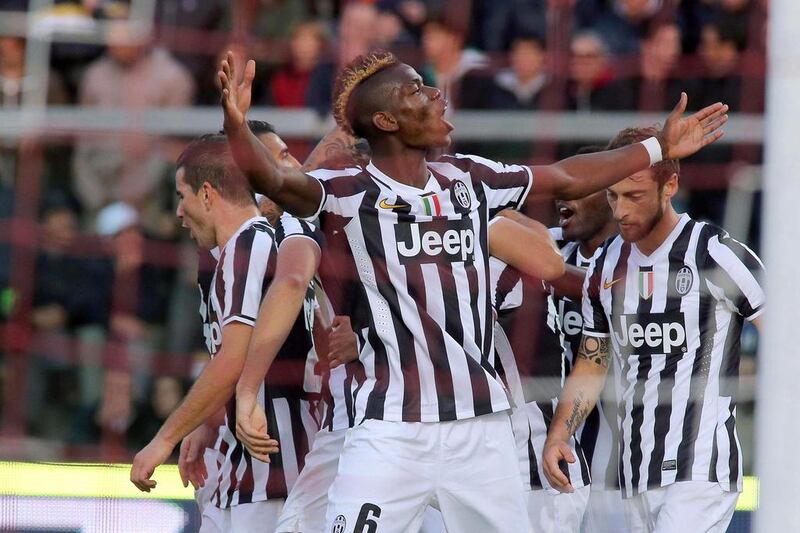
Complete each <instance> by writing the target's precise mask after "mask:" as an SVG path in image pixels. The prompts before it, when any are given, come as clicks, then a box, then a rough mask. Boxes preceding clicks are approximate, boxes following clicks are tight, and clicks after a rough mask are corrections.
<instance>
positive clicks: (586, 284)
mask: <svg viewBox="0 0 800 533" xmlns="http://www.w3.org/2000/svg"><path fill="white" fill-rule="evenodd" d="M604 258H605V253H603V254H601V255H600V257H599V258H598V259H597V260H596V261H592V262H591V264H590V265H589V269H588V270H587V271H586V278H585V279H584V281H583V298H582V302H581V306H582V307H581V311H582V315H583V334H584V335H588V336H590V337H608V336H609V334H610V332H611V329H610V328H609V324H608V315H606V312H605V309H604V308H603V302H602V301H601V300H600V278H601V276H602V273H603V259H604Z"/></svg>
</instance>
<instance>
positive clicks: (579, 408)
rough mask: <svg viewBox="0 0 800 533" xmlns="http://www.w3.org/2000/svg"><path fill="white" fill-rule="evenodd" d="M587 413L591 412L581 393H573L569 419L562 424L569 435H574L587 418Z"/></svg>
mask: <svg viewBox="0 0 800 533" xmlns="http://www.w3.org/2000/svg"><path fill="white" fill-rule="evenodd" d="M589 411H591V408H590V407H589V403H588V402H587V401H586V399H585V397H584V395H583V391H581V390H579V391H577V392H576V393H575V400H574V401H573V402H572V412H571V413H570V414H569V418H568V419H567V420H566V422H564V423H565V424H566V426H567V431H569V434H570V435H572V434H574V433H575V430H577V429H578V426H580V425H581V424H582V423H583V421H584V420H585V419H586V417H587V416H589Z"/></svg>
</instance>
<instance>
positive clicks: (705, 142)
mask: <svg viewBox="0 0 800 533" xmlns="http://www.w3.org/2000/svg"><path fill="white" fill-rule="evenodd" d="M723 135H725V132H724V131H722V130H717V131H715V132H714V133H712V134H711V135H706V136H705V137H703V146H708V145H709V144H711V143H714V142H717V141H718V140H719V139H720V138H721V137H722V136H723Z"/></svg>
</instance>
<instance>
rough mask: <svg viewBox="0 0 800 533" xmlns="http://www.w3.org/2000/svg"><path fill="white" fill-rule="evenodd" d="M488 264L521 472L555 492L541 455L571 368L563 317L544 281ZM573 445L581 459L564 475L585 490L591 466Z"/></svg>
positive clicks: (493, 261)
mask: <svg viewBox="0 0 800 533" xmlns="http://www.w3.org/2000/svg"><path fill="white" fill-rule="evenodd" d="M489 261H490V267H491V274H492V287H493V290H494V294H495V297H494V301H495V308H496V310H497V313H498V320H497V323H496V325H495V351H496V365H497V370H498V373H499V374H500V375H501V376H502V378H503V381H505V383H506V385H507V386H508V390H509V392H510V394H511V397H512V399H513V401H514V408H513V410H512V412H511V426H512V428H513V430H514V440H515V442H516V449H517V459H518V463H519V466H520V473H521V475H522V479H523V482H524V483H525V485H526V487H527V488H529V489H530V490H542V489H545V490H549V491H551V492H555V491H556V489H554V488H553V487H551V486H550V483H549V482H548V481H547V478H546V477H545V475H544V471H543V469H542V452H543V451H544V441H545V439H546V438H547V432H548V430H549V429H550V423H551V422H552V420H553V415H554V414H555V410H556V406H557V405H558V396H559V393H560V392H561V388H562V384H563V377H562V373H563V372H564V370H565V369H564V365H565V364H567V361H566V360H565V356H564V349H563V346H562V341H563V335H562V333H561V325H560V323H559V317H558V315H557V313H556V311H555V308H554V304H553V299H552V297H551V296H550V295H549V294H548V293H547V292H546V291H545V289H544V287H543V286H542V282H541V281H540V280H536V279H532V278H529V277H527V276H522V275H521V274H520V272H519V271H518V270H516V269H515V268H513V267H511V266H509V265H507V264H505V263H504V262H502V261H500V260H499V259H497V258H494V257H492V258H490V260H489ZM570 447H571V448H572V452H573V454H574V455H575V457H576V458H577V461H576V462H574V463H572V464H568V463H565V464H564V470H563V471H564V473H565V475H566V476H567V477H568V478H569V479H570V482H571V483H572V485H573V487H576V488H578V487H583V486H586V485H588V484H589V483H590V481H591V475H590V471H589V463H588V461H587V460H586V457H585V454H584V452H583V450H582V448H581V445H580V442H579V441H578V440H577V439H576V438H572V439H571V440H570Z"/></svg>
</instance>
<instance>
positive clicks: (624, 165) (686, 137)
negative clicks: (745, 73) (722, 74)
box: [528, 93, 728, 201]
mask: <svg viewBox="0 0 800 533" xmlns="http://www.w3.org/2000/svg"><path fill="white" fill-rule="evenodd" d="M686 103H687V97H686V93H681V99H680V101H679V102H678V104H677V105H676V106H675V109H673V110H672V112H671V113H670V115H669V117H667V120H666V122H665V123H664V128H663V129H662V130H661V131H660V132H659V134H658V135H657V138H658V140H659V143H660V144H661V151H662V156H663V159H664V160H668V159H682V158H684V157H688V156H690V155H692V154H694V153H695V152H697V151H698V150H700V149H701V148H703V147H704V146H707V145H709V144H711V143H713V142H715V141H716V140H717V139H719V138H720V137H722V134H723V132H722V130H721V129H720V128H721V127H722V126H723V125H724V124H725V123H726V122H727V121H728V115H727V113H728V106H727V105H723V104H721V103H719V102H718V103H716V104H713V105H710V106H708V107H706V108H704V109H701V110H700V111H698V112H697V113H694V114H693V115H689V116H687V117H684V116H683V114H684V112H685V111H686ZM649 166H650V156H649V155H648V153H647V149H646V148H645V147H644V146H642V145H641V144H640V143H635V144H632V145H629V146H623V147H622V148H617V149H616V150H606V151H603V152H597V153H593V154H582V155H576V156H573V157H570V158H567V159H564V160H562V161H559V162H557V163H554V164H552V165H543V166H534V167H532V170H533V176H534V187H533V190H532V194H530V195H528V201H535V200H537V199H542V198H556V199H561V200H571V199H575V198H582V197H584V196H587V195H589V194H592V193H595V192H597V191H600V190H603V189H606V188H608V187H609V186H611V185H613V184H615V183H617V182H618V181H620V180H622V179H624V178H626V177H628V176H630V175H632V174H636V173H637V172H641V171H642V170H645V169H647V168H648V167H649Z"/></svg>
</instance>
